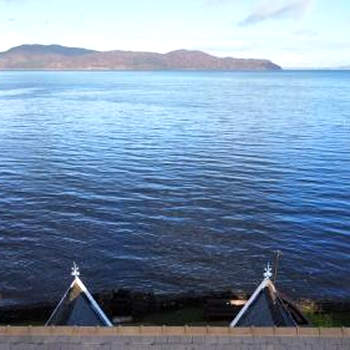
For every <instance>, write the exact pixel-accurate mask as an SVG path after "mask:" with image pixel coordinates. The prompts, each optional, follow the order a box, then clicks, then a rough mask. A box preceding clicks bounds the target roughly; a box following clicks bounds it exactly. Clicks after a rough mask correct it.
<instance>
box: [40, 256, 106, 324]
mask: <svg viewBox="0 0 350 350" xmlns="http://www.w3.org/2000/svg"><path fill="white" fill-rule="evenodd" d="M71 275H72V276H73V277H74V280H73V282H72V284H71V285H70V287H69V288H68V290H67V291H66V293H65V294H64V296H63V298H62V299H61V301H60V302H59V304H58V305H57V307H56V308H55V310H54V311H53V313H52V315H51V316H50V318H49V320H48V321H47V322H46V326H107V327H111V326H112V323H111V321H110V320H109V319H108V317H107V316H106V315H105V313H104V312H103V310H102V309H101V307H100V306H99V305H98V303H97V302H96V300H95V299H94V297H93V296H92V295H91V294H90V292H89V291H88V289H87V288H86V286H85V284H84V283H83V282H82V280H81V279H80V278H79V276H80V272H79V267H78V266H77V265H76V263H75V262H73V267H72V272H71Z"/></svg>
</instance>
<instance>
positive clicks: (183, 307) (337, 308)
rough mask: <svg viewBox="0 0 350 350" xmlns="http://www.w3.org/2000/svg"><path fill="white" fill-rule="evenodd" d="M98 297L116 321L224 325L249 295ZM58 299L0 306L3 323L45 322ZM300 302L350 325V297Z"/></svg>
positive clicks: (319, 317)
mask: <svg viewBox="0 0 350 350" xmlns="http://www.w3.org/2000/svg"><path fill="white" fill-rule="evenodd" d="M94 297H95V298H96V300H97V301H98V302H99V303H100V305H101V306H102V308H103V309H104V310H105V312H106V314H108V316H109V317H110V318H111V319H112V320H113V321H114V323H115V324H157V325H159V324H168V325H179V324H189V325H191V324H193V325H198V324H217V325H223V326H224V325H226V324H228V322H229V321H230V320H232V318H233V317H234V315H235V314H236V313H237V312H238V311H239V309H240V308H241V305H240V304H241V302H240V301H242V302H244V300H246V299H247V298H248V295H247V294H235V293H233V292H232V291H221V292H212V293H210V294H205V295H204V294H203V295H199V294H197V295H196V294H195V293H193V294H183V295H176V296H172V295H156V294H152V293H139V292H133V291H130V290H125V289H118V290H113V291H108V292H101V293H97V294H95V295H94ZM229 301H235V302H233V303H230V302H229ZM57 302H58V300H57V301H56V302H52V303H36V304H35V303H33V304H30V305H15V306H4V307H0V324H2V325H43V324H45V322H46V321H47V319H48V318H49V316H50V314H51V313H52V311H53V310H54V308H55V306H56V304H57ZM297 304H298V306H299V307H300V308H302V309H303V311H304V312H305V313H306V314H307V315H308V317H310V319H311V321H312V322H313V323H314V322H316V323H317V325H325V326H327V325H329V326H332V325H337V326H350V300H348V301H341V302H338V301H331V300H306V299H305V300H299V301H298V303H297ZM334 319H335V321H334ZM334 322H335V323H334Z"/></svg>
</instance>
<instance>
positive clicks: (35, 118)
mask: <svg viewBox="0 0 350 350" xmlns="http://www.w3.org/2000/svg"><path fill="white" fill-rule="evenodd" d="M277 249H280V250H281V251H282V252H283V256H282V258H281V261H280V270H279V279H278V284H279V288H280V289H282V290H283V291H285V292H287V293H288V294H289V295H291V296H294V297H311V298H331V299H333V300H343V299H349V298H350V273H349V270H350V72H345V71H343V72H342V71H312V72H309V71H299V72H297V71H284V72H260V73H253V72H244V73H237V72H220V73H219V72H217V73H215V72H0V257H1V260H0V261H1V263H0V293H1V303H3V304H4V303H28V302H35V301H46V300H55V299H56V298H57V297H59V296H60V295H61V294H62V293H63V292H64V291H65V289H66V288H67V287H68V284H69V283H70V280H71V277H70V267H71V265H72V262H73V261H76V262H77V263H78V265H79V266H80V269H81V276H82V279H83V280H84V281H85V282H86V283H87V285H88V286H89V287H90V289H91V290H92V291H99V290H108V289H113V288H129V289H132V290H139V291H154V292H156V293H183V292H190V291H194V292H196V293H205V292H208V291H211V290H223V289H233V290H251V289H252V288H254V286H255V285H256V283H258V282H260V280H261V278H262V272H263V268H264V265H265V263H266V262H267V261H268V260H270V261H271V260H272V259H273V252H274V251H275V250H277Z"/></svg>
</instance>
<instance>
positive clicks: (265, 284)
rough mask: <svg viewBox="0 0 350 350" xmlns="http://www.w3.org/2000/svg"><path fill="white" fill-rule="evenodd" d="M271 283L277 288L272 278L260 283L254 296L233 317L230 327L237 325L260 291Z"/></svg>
mask: <svg viewBox="0 0 350 350" xmlns="http://www.w3.org/2000/svg"><path fill="white" fill-rule="evenodd" d="M268 284H270V285H271V286H272V287H273V289H274V290H275V286H274V285H273V283H272V282H271V280H270V278H265V279H263V281H262V282H261V283H260V284H259V286H258V288H256V290H255V292H254V293H253V294H252V296H251V297H250V298H249V299H248V301H247V302H246V303H245V305H244V306H243V307H242V309H241V310H240V311H239V313H238V314H237V315H236V317H235V318H234V319H233V321H232V322H231V323H230V327H235V326H236V324H237V323H238V321H239V320H240V318H241V317H242V316H243V315H244V314H245V312H246V311H247V310H248V308H249V307H250V305H251V304H252V303H253V302H254V300H255V299H256V298H257V296H258V295H259V293H260V292H261V291H262V290H263V289H264V288H265V287H266V286H267V285H268Z"/></svg>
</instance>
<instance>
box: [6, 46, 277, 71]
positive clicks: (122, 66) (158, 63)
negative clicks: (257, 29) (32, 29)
mask: <svg viewBox="0 0 350 350" xmlns="http://www.w3.org/2000/svg"><path fill="white" fill-rule="evenodd" d="M0 69H3V70H11V69H28V70H29V69H39V70H40V69H42V70H74V69H79V70H80V69H81V70H95V69H96V70H109V69H112V70H176V69H185V70H280V69H281V67H280V66H278V65H277V64H275V63H273V62H271V61H269V60H263V59H239V58H232V57H224V58H219V57H215V56H212V55H209V54H207V53H205V52H202V51H189V50H177V51H171V52H169V53H166V54H160V53H154V52H134V51H94V50H87V49H82V48H74V47H65V46H60V45H21V46H17V47H14V48H12V49H9V50H8V51H5V52H0Z"/></svg>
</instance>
